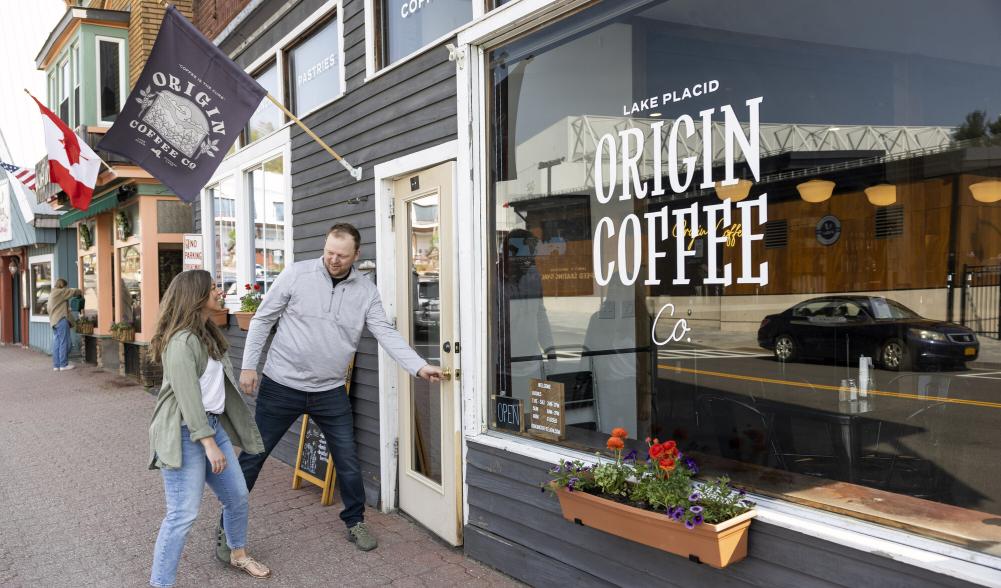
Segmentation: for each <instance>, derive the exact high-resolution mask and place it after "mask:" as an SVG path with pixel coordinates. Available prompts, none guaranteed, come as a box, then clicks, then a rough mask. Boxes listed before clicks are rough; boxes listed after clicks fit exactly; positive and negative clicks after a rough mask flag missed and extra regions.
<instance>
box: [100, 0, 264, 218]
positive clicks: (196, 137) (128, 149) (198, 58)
mask: <svg viewBox="0 0 1001 588" xmlns="http://www.w3.org/2000/svg"><path fill="white" fill-rule="evenodd" d="M266 93H267V92H266V91H265V89H264V88H262V87H261V85H260V84H258V83H257V82H256V81H255V80H254V79H253V78H251V77H250V76H249V75H247V73H246V72H244V71H243V70H242V69H240V67H239V66H238V65H236V64H235V63H233V61H232V60H230V59H229V57H227V56H226V55H225V54H224V53H223V52H222V51H221V50H220V49H219V48H218V47H216V46H215V45H213V44H212V42H211V41H209V40H208V39H206V38H205V37H204V36H203V35H202V34H201V33H200V32H198V30H197V29H196V28H195V27H194V26H193V25H192V24H191V23H190V22H188V21H187V19H185V18H184V17H183V16H181V15H180V13H178V12H177V10H176V9H175V8H174V7H173V6H170V7H168V8H167V12H166V15H165V16H164V18H163V24H162V25H161V26H160V33H159V35H157V38H156V43H154V45H153V51H152V53H150V56H149V60H148V61H147V62H146V67H145V68H144V69H143V72H142V74H141V75H140V76H139V81H137V82H136V85H135V87H134V88H133V89H132V93H131V94H130V95H129V98H128V100H127V101H126V103H125V106H124V107H123V108H122V112H121V113H120V114H119V115H118V118H117V120H116V121H115V124H114V126H112V127H111V128H110V129H109V130H108V133H107V134H106V135H105V136H104V138H103V139H102V140H101V142H100V143H99V144H98V148H99V149H106V150H108V151H111V152H113V153H117V154H119V155H122V156H124V157H127V158H129V159H131V160H132V161H134V162H136V163H137V164H139V165H140V166H141V167H142V168H143V169H145V170H146V171H148V172H149V173H151V174H153V176H154V177H156V178H157V179H158V180H160V181H161V182H163V183H164V184H166V185H167V186H168V187H169V188H170V189H171V190H173V191H174V193H175V194H177V195H178V196H180V197H181V198H182V199H184V200H186V201H188V202H192V201H194V200H196V199H197V198H198V194H199V192H200V191H201V189H202V188H203V187H204V186H205V184H206V183H208V181H209V179H210V178H211V177H212V174H213V173H214V172H215V170H216V168H217V167H219V164H220V163H221V162H222V158H223V156H224V155H225V154H226V153H227V152H228V151H229V148H230V147H231V146H232V145H233V142H234V141H235V140H236V138H237V136H238V135H239V134H240V130H241V129H242V128H243V127H244V125H246V123H247V120H248V119H250V117H251V115H253V114H254V111H255V110H256V109H257V106H258V104H260V102H261V99H262V98H264V95H265V94H266Z"/></svg>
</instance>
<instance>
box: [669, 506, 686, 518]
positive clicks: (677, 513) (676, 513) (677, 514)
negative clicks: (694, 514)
mask: <svg viewBox="0 0 1001 588" xmlns="http://www.w3.org/2000/svg"><path fill="white" fill-rule="evenodd" d="M684 513H685V511H684V509H682V508H681V507H678V509H677V510H675V511H674V514H673V515H671V518H673V519H674V520H676V521H680V520H681V515H683V514H684Z"/></svg>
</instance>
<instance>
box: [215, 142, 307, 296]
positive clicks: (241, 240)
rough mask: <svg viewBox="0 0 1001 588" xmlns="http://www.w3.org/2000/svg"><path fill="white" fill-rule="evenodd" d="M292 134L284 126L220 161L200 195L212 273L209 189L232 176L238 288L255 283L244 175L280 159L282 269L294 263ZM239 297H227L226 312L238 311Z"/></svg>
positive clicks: (247, 185)
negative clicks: (283, 235)
mask: <svg viewBox="0 0 1001 588" xmlns="http://www.w3.org/2000/svg"><path fill="white" fill-rule="evenodd" d="M291 136H292V135H291V132H290V130H289V127H288V126H287V125H286V126H284V127H282V128H280V129H278V130H277V131H275V132H273V133H271V134H270V135H268V136H266V137H264V138H262V139H258V140H257V141H255V142H254V143H252V144H251V145H249V146H247V147H246V148H244V149H242V150H240V151H237V152H236V153H234V154H233V155H231V156H229V157H227V158H226V159H224V160H223V162H222V164H221V165H220V166H219V168H218V169H216V171H215V173H214V174H212V178H211V179H210V180H209V181H208V183H206V184H205V185H206V188H203V189H202V193H201V200H200V201H201V229H202V230H201V232H202V235H204V238H203V239H202V255H203V259H204V260H205V269H207V270H208V271H210V272H213V275H214V272H215V266H216V251H215V210H214V208H215V207H214V205H213V202H212V194H211V192H210V191H209V190H208V188H207V187H208V186H214V185H215V184H217V183H218V182H220V181H222V180H224V179H226V178H228V177H230V176H232V178H233V195H234V198H235V199H236V203H235V208H236V210H235V211H234V212H235V214H236V250H237V256H236V281H237V283H238V284H251V283H254V282H255V281H256V272H255V271H254V219H253V217H252V215H253V207H254V204H253V201H252V199H251V198H250V196H251V192H250V190H251V187H250V183H249V182H247V180H246V176H247V173H246V172H247V171H248V170H250V169H253V168H254V167H256V166H258V165H261V164H262V163H264V162H265V161H267V160H269V159H272V158H274V157H276V156H279V155H280V156H282V158H283V159H282V170H283V171H282V173H283V175H284V178H285V266H286V267H288V266H289V265H291V264H292V263H294V262H295V253H294V251H293V248H294V243H293V242H292V220H293V214H292V169H291V168H292V162H291V158H292V141H291ZM240 296H241V293H240V292H239V289H238V290H237V293H236V294H235V295H233V296H227V298H226V308H229V309H230V310H233V309H239V304H240Z"/></svg>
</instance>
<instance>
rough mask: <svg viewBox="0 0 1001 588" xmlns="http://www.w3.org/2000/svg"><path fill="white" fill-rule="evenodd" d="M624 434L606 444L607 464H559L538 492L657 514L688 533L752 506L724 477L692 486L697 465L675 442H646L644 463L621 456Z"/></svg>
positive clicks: (633, 454) (619, 431) (616, 434)
mask: <svg viewBox="0 0 1001 588" xmlns="http://www.w3.org/2000/svg"><path fill="white" fill-rule="evenodd" d="M627 435H628V433H627V432H626V431H625V430H624V429H622V428H619V427H616V428H615V429H613V430H612V436H611V437H609V439H608V442H607V444H606V445H607V447H608V449H609V450H610V451H611V454H612V457H613V460H612V461H610V462H604V463H600V464H597V465H593V466H592V465H588V464H585V463H584V462H582V461H580V460H574V461H566V460H560V463H559V465H558V466H556V467H554V468H553V469H551V470H550V471H549V473H550V476H552V481H551V482H549V483H548V484H544V485H543V487H542V489H543V490H545V489H546V488H547V487H548V488H549V489H550V490H555V489H556V488H566V489H567V490H568V491H570V492H585V493H587V494H594V495H597V496H602V497H604V498H606V499H609V500H616V501H618V502H622V503H625V504H628V505H630V506H633V507H636V508H642V509H645V510H651V511H654V512H662V513H664V514H666V515H667V516H669V517H670V518H672V519H673V520H675V521H677V522H679V523H682V524H684V525H685V527H686V528H688V529H694V528H695V527H696V526H698V525H701V524H702V523H710V524H716V523H721V522H723V521H727V520H729V519H732V518H733V517H735V516H737V515H740V514H743V513H745V512H747V511H749V510H751V508H753V507H754V503H753V502H751V501H750V500H749V499H748V498H747V495H746V494H747V493H746V492H745V491H744V490H743V489H736V488H734V487H732V486H731V485H730V479H729V478H727V477H725V476H724V477H720V478H715V479H712V480H708V481H706V482H704V483H701V484H698V483H695V482H693V480H692V478H693V477H694V476H695V475H696V474H698V472H699V468H698V465H697V464H696V463H695V460H693V459H692V458H690V457H686V456H685V455H683V454H682V453H681V452H680V451H679V450H678V448H677V444H676V443H675V442H674V441H666V442H664V443H661V442H660V441H659V440H657V439H653V440H651V439H649V438H648V439H647V440H646V442H647V459H645V460H643V461H639V460H637V453H636V451H630V452H629V453H628V454H626V455H625V456H623V451H624V449H625V443H624V439H625V438H626V436H627ZM599 455H600V454H599Z"/></svg>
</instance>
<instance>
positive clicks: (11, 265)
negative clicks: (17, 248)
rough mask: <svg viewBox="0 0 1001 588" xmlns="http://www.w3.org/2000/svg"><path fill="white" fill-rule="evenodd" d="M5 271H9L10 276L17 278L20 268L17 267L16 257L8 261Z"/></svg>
mask: <svg viewBox="0 0 1001 588" xmlns="http://www.w3.org/2000/svg"><path fill="white" fill-rule="evenodd" d="M7 271H9V272H10V275H12V276H17V273H18V272H20V271H21V266H20V265H18V263H17V258H16V257H15V258H14V259H12V260H10V263H9V264H8V265H7Z"/></svg>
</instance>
